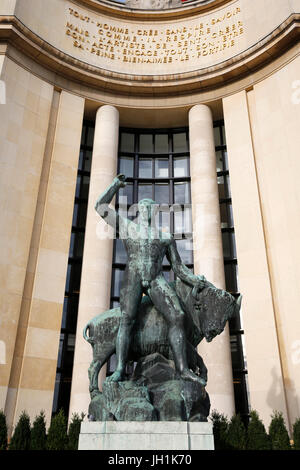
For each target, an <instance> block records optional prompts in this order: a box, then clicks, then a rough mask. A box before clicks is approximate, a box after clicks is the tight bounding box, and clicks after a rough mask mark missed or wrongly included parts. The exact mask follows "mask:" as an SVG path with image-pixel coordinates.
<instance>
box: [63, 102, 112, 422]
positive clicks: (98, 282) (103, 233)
mask: <svg viewBox="0 0 300 470" xmlns="http://www.w3.org/2000/svg"><path fill="white" fill-rule="evenodd" d="M118 136H119V113H118V110H117V109H116V108H115V107H113V106H102V107H101V108H99V109H98V111H97V117H96V127H95V137H94V147H93V157H92V168H91V179H90V190H89V200H88V212H87V220H86V232H85V242H84V253H83V264H82V274H81V285H80V298H79V308H78V320H77V334H76V344H75V356H74V366H73V378H72V390H71V401H70V413H69V415H70V416H71V414H72V413H73V412H77V413H80V412H82V411H83V412H85V413H86V412H87V409H88V405H89V402H90V396H89V382H88V367H89V365H90V362H91V360H92V348H91V346H90V344H88V343H87V342H86V341H85V340H84V339H83V337H82V331H83V328H84V326H85V325H86V323H87V322H88V321H89V320H90V319H91V318H93V317H94V316H96V315H98V314H99V313H101V312H105V311H106V310H107V309H109V307H110V287H111V272H112V253H113V233H112V230H109V228H108V227H107V226H106V224H105V222H104V221H103V220H102V219H101V218H100V217H99V215H98V214H97V213H96V211H95V208H94V207H95V202H96V200H97V198H98V196H99V195H100V194H101V193H102V192H103V191H104V190H105V188H106V187H107V186H109V184H110V183H111V182H112V180H113V178H114V177H115V176H116V171H117V158H118ZM104 374H105V371H104V370H102V373H101V372H100V378H99V380H100V382H101V377H102V378H103V376H104Z"/></svg>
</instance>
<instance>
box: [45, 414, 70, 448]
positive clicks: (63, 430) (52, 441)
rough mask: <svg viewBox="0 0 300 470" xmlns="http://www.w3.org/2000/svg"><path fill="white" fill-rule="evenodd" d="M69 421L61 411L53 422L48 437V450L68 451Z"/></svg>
mask: <svg viewBox="0 0 300 470" xmlns="http://www.w3.org/2000/svg"><path fill="white" fill-rule="evenodd" d="M67 448H68V435H67V420H66V417H65V415H64V411H63V410H62V409H61V410H60V411H59V413H57V414H56V415H55V416H54V417H53V418H52V420H51V424H50V427H49V430H48V436H47V450H67Z"/></svg>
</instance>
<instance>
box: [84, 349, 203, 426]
mask: <svg viewBox="0 0 300 470" xmlns="http://www.w3.org/2000/svg"><path fill="white" fill-rule="evenodd" d="M209 410H210V400H209V396H208V394H207V393H206V390H205V388H204V386H203V385H201V383H199V382H194V381H190V380H182V379H181V378H179V377H178V376H177V373H176V371H175V367H174V363H173V361H170V360H167V359H166V358H165V357H164V356H162V355H161V354H158V353H155V354H151V355H149V356H146V357H145V358H141V359H140V360H139V361H138V363H137V365H136V368H135V371H134V374H133V376H132V377H131V379H130V380H128V381H124V382H107V381H105V382H104V384H103V389H102V393H101V392H96V393H94V395H93V397H92V400H91V403H90V406H89V419H90V420H91V421H127V422H128V421H142V422H144V421H187V422H206V421H207V417H208V415H209Z"/></svg>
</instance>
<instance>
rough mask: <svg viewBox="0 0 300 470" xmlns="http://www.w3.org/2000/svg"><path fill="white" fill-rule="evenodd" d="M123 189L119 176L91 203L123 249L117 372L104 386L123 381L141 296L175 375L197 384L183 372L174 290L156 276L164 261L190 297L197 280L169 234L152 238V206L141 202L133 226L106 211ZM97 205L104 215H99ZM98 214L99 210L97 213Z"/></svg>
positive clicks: (186, 369) (184, 364) (202, 281)
mask: <svg viewBox="0 0 300 470" xmlns="http://www.w3.org/2000/svg"><path fill="white" fill-rule="evenodd" d="M125 185H126V182H125V176H124V175H118V176H117V177H116V178H115V179H114V180H113V182H112V184H111V185H110V186H109V188H108V189H107V190H106V191H105V192H104V193H103V194H102V195H101V196H100V197H99V199H98V200H97V202H96V206H95V208H96V210H97V212H98V213H99V214H100V215H101V217H102V218H103V219H104V220H105V221H106V222H107V223H108V224H110V225H112V226H113V227H117V228H118V231H119V234H120V238H122V240H123V243H124V245H125V248H126V251H127V254H128V262H127V266H126V270H125V273H124V279H123V283H122V287H121V292H120V308H121V312H122V317H121V322H120V327H119V332H118V337H117V344H116V354H117V368H116V370H115V372H114V373H113V375H112V376H111V377H109V378H108V379H107V380H108V381H112V382H119V381H121V380H122V379H123V378H124V373H125V367H126V362H127V359H128V353H129V347H130V343H131V340H132V329H133V326H134V323H135V320H136V317H137V313H138V309H139V307H140V304H141V300H142V296H143V294H147V295H148V296H149V297H150V299H151V301H152V302H153V304H154V306H155V307H156V309H157V310H158V312H159V313H160V314H161V315H162V316H163V318H164V320H165V322H166V324H167V327H168V340H169V343H170V346H171V349H172V352H173V357H174V362H175V367H176V370H177V371H178V372H179V374H180V376H181V378H182V379H187V380H193V381H196V382H199V381H201V379H199V377H198V376H197V375H195V374H194V373H193V372H192V371H191V370H190V369H189V367H188V360H187V340H186V334H185V331H184V312H183V310H182V307H181V305H180V301H179V299H178V296H177V294H176V292H175V291H174V289H172V288H171V287H170V285H169V284H168V282H167V281H166V279H165V278H164V276H163V273H162V262H163V259H164V257H165V255H166V256H167V259H168V260H169V262H170V265H171V267H172V269H173V271H174V273H175V274H176V276H178V277H179V278H180V279H181V280H182V281H183V282H185V283H186V284H188V285H190V286H192V287H193V288H194V289H195V292H196V291H198V290H199V289H201V288H203V287H204V286H205V278H204V277H203V276H196V275H194V274H193V273H192V272H191V271H190V270H189V269H188V268H187V267H186V266H185V265H184V264H183V263H182V261H181V259H180V256H179V254H178V251H177V248H176V243H175V241H174V239H173V237H172V235H171V234H169V235H166V234H165V233H164V234H162V233H158V234H157V231H156V230H155V228H153V227H151V221H152V220H153V216H154V210H153V209H154V206H155V205H156V203H155V202H154V201H152V200H151V199H142V200H141V201H140V202H139V204H138V208H139V215H140V223H139V224H136V223H134V222H132V221H130V220H129V219H126V218H124V217H122V216H120V215H119V214H118V213H117V212H116V211H115V210H114V209H112V208H109V207H108V206H107V205H108V204H109V203H110V202H111V201H112V199H113V197H114V196H115V194H116V192H117V191H118V189H119V188H120V187H124V186H125ZM103 204H105V205H106V206H105V210H104V211H103ZM99 208H100V210H99Z"/></svg>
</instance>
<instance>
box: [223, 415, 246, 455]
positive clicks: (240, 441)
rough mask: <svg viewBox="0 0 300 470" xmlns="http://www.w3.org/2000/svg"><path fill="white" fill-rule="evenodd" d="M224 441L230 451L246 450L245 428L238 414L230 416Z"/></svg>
mask: <svg viewBox="0 0 300 470" xmlns="http://www.w3.org/2000/svg"><path fill="white" fill-rule="evenodd" d="M226 441H227V444H228V447H229V449H231V450H245V449H246V441H247V434H246V428H245V425H244V423H243V421H242V420H241V417H240V415H239V414H237V415H234V416H232V418H231V420H230V422H229V425H228V430H227V439H226Z"/></svg>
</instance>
